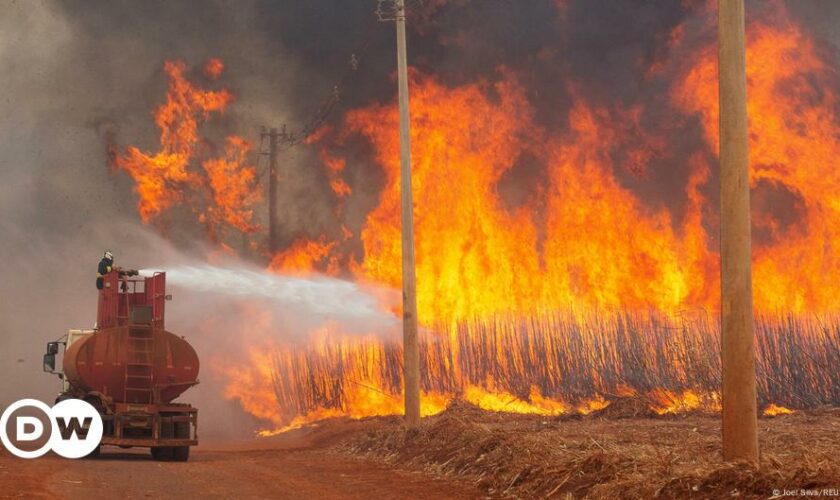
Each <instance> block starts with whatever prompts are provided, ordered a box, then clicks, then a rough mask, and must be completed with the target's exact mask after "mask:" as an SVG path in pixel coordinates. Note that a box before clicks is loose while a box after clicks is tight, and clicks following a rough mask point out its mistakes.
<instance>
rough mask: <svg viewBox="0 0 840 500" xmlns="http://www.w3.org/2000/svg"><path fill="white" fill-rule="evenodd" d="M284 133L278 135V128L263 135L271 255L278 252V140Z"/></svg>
mask: <svg viewBox="0 0 840 500" xmlns="http://www.w3.org/2000/svg"><path fill="white" fill-rule="evenodd" d="M285 133H286V130H285V127H284V128H283V133H282V134H278V133H277V129H276V128H272V129H271V130H269V131H268V132H265V129H263V132H262V134H261V136H262V138H263V139H265V138H266V137H268V251H269V252H270V253H271V255H274V254H275V253H276V252H277V226H278V222H277V180H278V179H277V177H278V175H277V139H278V138H279V137H280V136H281V135H285Z"/></svg>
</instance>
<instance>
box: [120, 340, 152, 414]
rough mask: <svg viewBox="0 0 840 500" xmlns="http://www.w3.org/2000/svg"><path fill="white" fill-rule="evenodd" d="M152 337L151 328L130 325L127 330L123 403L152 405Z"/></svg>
mask: <svg viewBox="0 0 840 500" xmlns="http://www.w3.org/2000/svg"><path fill="white" fill-rule="evenodd" d="M153 356H154V336H153V330H152V328H151V327H149V326H146V325H132V326H129V328H128V350H127V352H126V363H125V381H124V384H123V390H124V393H123V396H124V397H125V399H124V401H125V402H127V403H143V404H152V403H153V402H154V401H153V399H154V398H153V387H154V380H153V367H154V359H153Z"/></svg>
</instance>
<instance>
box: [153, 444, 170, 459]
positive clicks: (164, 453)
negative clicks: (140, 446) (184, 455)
mask: <svg viewBox="0 0 840 500" xmlns="http://www.w3.org/2000/svg"><path fill="white" fill-rule="evenodd" d="M151 451H152V458H153V459H154V460H159V461H161V462H168V461H170V460H172V447H171V446H158V447H156V448H152V450H151Z"/></svg>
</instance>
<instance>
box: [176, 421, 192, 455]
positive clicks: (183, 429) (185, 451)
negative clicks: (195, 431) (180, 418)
mask: <svg viewBox="0 0 840 500" xmlns="http://www.w3.org/2000/svg"><path fill="white" fill-rule="evenodd" d="M189 438H190V423H189V422H175V439H189ZM172 459H173V460H175V461H176V462H186V461H187V460H189V459H190V447H189V446H176V447H174V448H172Z"/></svg>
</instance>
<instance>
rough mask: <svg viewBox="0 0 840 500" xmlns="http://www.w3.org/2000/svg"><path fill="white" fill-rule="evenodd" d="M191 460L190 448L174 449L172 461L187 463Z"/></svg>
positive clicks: (177, 447) (176, 447)
mask: <svg viewBox="0 0 840 500" xmlns="http://www.w3.org/2000/svg"><path fill="white" fill-rule="evenodd" d="M189 459H190V447H189V446H175V447H173V448H172V460H174V461H176V462H186V461H187V460H189Z"/></svg>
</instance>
